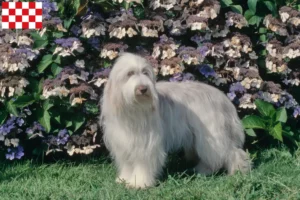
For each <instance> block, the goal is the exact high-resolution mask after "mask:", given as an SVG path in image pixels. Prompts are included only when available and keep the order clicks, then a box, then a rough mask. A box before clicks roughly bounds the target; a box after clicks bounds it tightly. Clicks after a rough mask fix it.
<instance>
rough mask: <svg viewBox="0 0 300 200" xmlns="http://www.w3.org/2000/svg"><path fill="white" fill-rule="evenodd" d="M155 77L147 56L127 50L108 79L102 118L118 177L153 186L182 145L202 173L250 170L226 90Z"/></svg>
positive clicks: (119, 179)
mask: <svg viewBox="0 0 300 200" xmlns="http://www.w3.org/2000/svg"><path fill="white" fill-rule="evenodd" d="M155 80H156V77H155V74H154V71H153V68H152V66H151V65H150V64H149V63H148V62H147V61H146V60H145V59H144V58H142V57H140V56H137V55H135V54H131V53H124V54H123V55H121V56H120V57H119V58H118V59H117V61H116V62H115V64H114V66H113V68H112V71H111V73H110V76H109V79H108V82H107V83H106V86H105V89H104V93H103V97H102V101H101V107H102V109H101V110H102V113H101V118H100V119H101V120H100V122H101V125H102V126H103V128H104V141H105V144H106V146H107V148H108V149H109V151H110V153H111V156H112V157H113V159H114V161H115V163H116V165H117V167H118V177H117V181H118V182H121V181H124V182H125V183H126V184H127V185H128V186H129V187H135V188H144V187H147V186H153V185H154V184H155V183H156V179H157V178H158V176H159V175H160V173H161V172H162V169H163V166H164V165H165V161H166V157H167V153H168V152H171V151H176V150H179V149H181V148H183V149H184V151H185V155H186V158H187V159H196V160H197V163H198V164H197V165H196V167H195V170H196V171H197V172H199V173H201V174H204V175H209V174H212V173H214V172H216V171H218V170H219V169H221V168H225V169H226V170H227V171H228V173H229V174H234V172H236V171H237V170H240V171H242V172H246V171H249V170H250V160H249V157H248V154H247V153H246V152H245V151H244V150H243V144H244V141H245V135H244V132H243V128H242V125H241V122H240V119H239V117H238V115H237V111H236V109H235V107H234V105H233V104H232V103H231V101H230V100H229V99H228V98H227V96H226V95H225V94H224V93H223V92H221V91H220V90H218V89H216V88H214V87H212V86H209V85H207V84H204V83H200V82H192V81H187V82H180V83H175V82H157V83H156V81H155Z"/></svg>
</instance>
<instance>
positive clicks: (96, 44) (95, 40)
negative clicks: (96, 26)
mask: <svg viewBox="0 0 300 200" xmlns="http://www.w3.org/2000/svg"><path fill="white" fill-rule="evenodd" d="M88 43H89V44H90V45H92V47H94V48H95V49H97V50H100V40H99V38H98V37H90V38H89V39H88Z"/></svg>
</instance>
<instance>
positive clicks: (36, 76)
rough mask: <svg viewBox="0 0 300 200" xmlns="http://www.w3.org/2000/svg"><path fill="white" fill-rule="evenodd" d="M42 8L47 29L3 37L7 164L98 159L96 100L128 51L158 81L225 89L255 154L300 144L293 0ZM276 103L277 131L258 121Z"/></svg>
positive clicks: (127, 0)
mask: <svg viewBox="0 0 300 200" xmlns="http://www.w3.org/2000/svg"><path fill="white" fill-rule="evenodd" d="M37 1H39V2H43V28H42V29H40V30H2V29H1V30H0V52H1V54H0V152H2V154H1V155H3V156H2V157H3V158H6V159H9V160H13V159H21V158H22V157H24V156H27V157H31V156H33V155H44V154H46V155H49V154H53V153H55V152H63V153H65V154H67V155H70V156H72V155H75V154H91V153H93V152H94V150H95V149H97V148H99V147H101V146H103V145H102V142H101V141H102V140H101V127H98V124H97V120H98V115H99V113H100V112H101V111H100V107H99V99H100V96H101V93H102V90H103V87H104V85H105V83H106V81H107V78H108V75H109V72H110V69H111V66H112V65H113V62H114V60H115V59H116V58H117V57H118V55H119V54H120V53H121V52H124V51H129V52H134V53H138V54H140V55H142V56H144V57H145V58H146V59H148V60H149V62H150V63H151V64H152V66H153V67H154V70H155V72H156V74H157V79H158V80H168V81H175V82H180V81H189V80H200V81H203V82H206V83H208V84H211V85H214V86H215V87H218V88H219V89H221V90H223V91H224V93H226V94H227V96H228V98H229V99H230V100H231V101H232V102H233V103H234V104H235V105H236V107H237V108H238V111H239V115H240V117H241V118H243V117H245V116H246V117H245V118H244V120H243V123H244V124H245V127H246V128H247V129H246V132H247V134H248V135H249V137H248V141H249V148H252V147H254V146H255V145H254V144H251V143H257V144H258V145H260V144H261V145H264V144H276V143H277V142H284V143H285V144H287V145H289V146H290V145H291V146H297V144H298V141H299V135H300V134H299V131H298V130H297V126H298V127H300V123H299V119H298V118H299V117H300V106H299V104H298V102H299V100H300V98H299V96H300V95H299V92H300V90H299V84H300V67H299V61H300V59H299V58H300V43H299V41H300V35H299V33H300V32H299V31H300V11H299V8H300V6H299V4H298V5H297V4H296V3H295V2H294V1H283V2H280V3H278V1H271V0H270V1H262V0H248V1H247V2H245V3H242V4H241V3H240V4H239V1H237V2H234V1H231V0H222V1H217V0H168V1H162V0H148V1H142V0H110V1H106V0H94V1H92V0H67V1H57V2H55V1H51V0H37ZM257 13H259V15H258V14H257ZM297 95H298V96H297ZM257 99H260V100H263V101H257ZM257 102H258V103H257ZM259 102H260V103H259ZM261 102H263V103H261ZM266 102H269V104H268V103H266ZM272 105H273V106H274V107H275V108H276V109H277V108H279V111H280V112H279V111H278V112H276V113H277V114H276V116H277V118H276V119H278V120H279V121H280V123H282V124H280V128H279V125H277V124H278V123H277V124H276V125H273V124H272V123H269V121H268V120H269V119H271V118H272V117H270V118H266V116H262V117H261V118H259V116H256V114H257V113H258V112H257V111H256V110H258V111H259V112H260V113H265V112H264V111H265V110H266V109H268V108H270V106H271V107H273V106H272ZM275 108H274V112H275ZM269 110H270V109H269ZM286 111H287V114H286ZM269 114H270V113H269ZM270 116H271V115H270ZM285 116H287V117H285ZM284 118H287V119H286V120H285V119H284ZM257 119H259V120H262V121H264V123H265V125H264V126H265V128H261V127H259V125H258V124H257V123H258V122H257ZM255 120H256V121H255ZM249 123H250V124H249ZM257 128H258V131H257V130H256V129H257ZM253 129H255V132H254V131H253ZM260 129H261V130H260ZM259 133H261V134H259ZM269 136H270V137H269ZM282 136H283V137H282ZM264 138H267V140H266V139H265V140H263V139H264ZM260 141H263V143H258V142H260ZM257 144H256V145H257Z"/></svg>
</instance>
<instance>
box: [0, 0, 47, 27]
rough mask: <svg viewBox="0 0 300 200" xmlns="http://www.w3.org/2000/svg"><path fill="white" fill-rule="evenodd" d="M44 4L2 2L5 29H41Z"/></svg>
mask: <svg viewBox="0 0 300 200" xmlns="http://www.w3.org/2000/svg"><path fill="white" fill-rule="evenodd" d="M42 18H43V9H42V2H2V28H3V29H41V28H42V27H43V25H42Z"/></svg>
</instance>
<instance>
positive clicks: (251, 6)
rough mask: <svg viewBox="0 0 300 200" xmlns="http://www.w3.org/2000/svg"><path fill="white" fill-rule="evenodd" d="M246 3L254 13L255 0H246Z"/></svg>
mask: <svg viewBox="0 0 300 200" xmlns="http://www.w3.org/2000/svg"><path fill="white" fill-rule="evenodd" d="M247 4H248V7H249V9H250V10H251V11H252V12H253V13H256V5H257V0H248V2H247Z"/></svg>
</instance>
